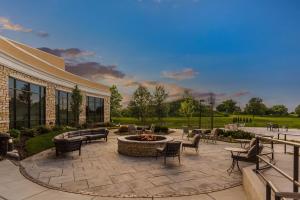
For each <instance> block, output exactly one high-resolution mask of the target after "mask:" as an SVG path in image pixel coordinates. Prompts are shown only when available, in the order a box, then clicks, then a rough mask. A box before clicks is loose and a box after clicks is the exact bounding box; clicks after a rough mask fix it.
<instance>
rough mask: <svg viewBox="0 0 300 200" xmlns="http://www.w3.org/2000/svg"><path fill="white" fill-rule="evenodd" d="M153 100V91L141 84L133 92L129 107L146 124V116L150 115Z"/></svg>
mask: <svg viewBox="0 0 300 200" xmlns="http://www.w3.org/2000/svg"><path fill="white" fill-rule="evenodd" d="M151 102H152V96H151V93H150V92H149V91H148V89H147V88H146V87H144V86H142V85H140V86H139V87H138V88H137V89H136V91H135V92H134V93H133V96H132V99H131V101H130V103H129V107H130V110H131V112H132V113H134V114H136V115H137V116H138V119H139V120H141V122H142V123H143V124H144V125H145V123H146V118H147V116H148V115H149V111H150V106H151Z"/></svg>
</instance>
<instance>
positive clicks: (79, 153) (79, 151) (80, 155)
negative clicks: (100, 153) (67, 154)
mask: <svg viewBox="0 0 300 200" xmlns="http://www.w3.org/2000/svg"><path fill="white" fill-rule="evenodd" d="M79 156H81V148H80V149H79Z"/></svg>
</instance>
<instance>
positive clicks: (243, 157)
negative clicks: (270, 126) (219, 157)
mask: <svg viewBox="0 0 300 200" xmlns="http://www.w3.org/2000/svg"><path fill="white" fill-rule="evenodd" d="M256 147H257V144H256V143H255V145H253V146H252V147H251V148H250V149H249V151H248V152H247V153H246V154H245V153H243V154H240V153H238V154H236V155H234V154H233V153H232V152H231V158H232V164H231V168H230V169H231V170H230V172H229V174H231V172H232V171H233V169H234V167H235V165H236V166H237V167H238V169H239V171H240V172H241V171H242V170H241V168H240V166H239V162H247V163H255V162H256V156H257V155H258V154H261V152H262V150H263V148H264V146H263V145H259V153H258V154H257V152H256Z"/></svg>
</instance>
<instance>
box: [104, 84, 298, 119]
mask: <svg viewBox="0 0 300 200" xmlns="http://www.w3.org/2000/svg"><path fill="white" fill-rule="evenodd" d="M110 92H111V100H110V103H111V116H112V117H136V118H138V119H139V120H140V121H141V122H142V123H146V120H147V118H149V117H151V118H153V117H156V118H157V120H158V121H160V122H161V121H162V119H163V118H164V117H179V116H184V117H186V118H187V121H188V123H189V121H190V118H191V117H193V116H199V114H200V112H201V114H202V116H210V114H211V112H212V106H211V104H208V103H201V102H200V101H199V100H196V99H195V98H194V97H193V96H192V95H191V94H190V93H189V91H185V92H184V94H183V96H182V97H181V98H179V99H177V100H173V101H167V99H168V97H169V94H168V92H167V91H166V89H165V88H164V87H163V86H161V85H158V86H156V88H155V89H154V91H153V92H152V93H151V92H150V91H149V90H148V89H147V88H146V87H144V86H142V85H140V86H139V87H138V88H137V89H136V90H135V91H134V93H133V95H132V97H131V99H130V102H129V104H128V106H127V107H125V108H122V105H121V102H122V99H123V98H122V95H121V94H120V93H119V91H118V89H117V87H116V86H115V85H113V86H112V87H111V88H110ZM213 112H215V115H216V114H219V115H222V116H223V115H230V114H248V115H252V116H253V117H254V116H263V115H272V116H287V115H289V113H288V108H287V107H286V106H285V105H274V106H272V107H267V106H266V105H265V104H264V102H263V99H261V98H259V97H254V98H251V99H250V100H249V101H248V103H247V104H246V106H245V108H244V109H242V108H241V107H240V106H238V104H237V102H236V101H234V100H232V99H229V100H225V101H223V102H222V103H220V104H219V105H217V106H216V110H214V111H213ZM295 114H297V115H298V116H300V105H299V106H298V107H297V108H296V109H295Z"/></svg>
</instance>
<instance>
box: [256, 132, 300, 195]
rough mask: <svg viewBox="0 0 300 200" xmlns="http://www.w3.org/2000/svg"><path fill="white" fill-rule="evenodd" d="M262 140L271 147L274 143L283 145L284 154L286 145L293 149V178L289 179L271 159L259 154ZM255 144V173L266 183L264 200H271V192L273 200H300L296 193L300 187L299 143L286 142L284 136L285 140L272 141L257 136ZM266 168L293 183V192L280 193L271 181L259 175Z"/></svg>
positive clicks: (271, 139)
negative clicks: (262, 164) (261, 163)
mask: <svg viewBox="0 0 300 200" xmlns="http://www.w3.org/2000/svg"><path fill="white" fill-rule="evenodd" d="M278 138H279V137H278ZM262 140H263V141H268V142H270V143H271V145H272V146H273V144H274V143H277V144H283V145H284V146H285V152H286V146H287V145H288V146H293V149H294V151H293V177H291V176H290V175H288V174H287V173H286V172H284V171H283V170H282V169H280V168H279V167H277V166H276V165H275V164H274V162H272V160H273V159H271V160H270V159H267V158H266V157H265V154H259V144H260V142H261V141H262ZM256 142H257V144H256V145H257V158H256V173H258V174H259V175H260V176H261V177H262V178H263V179H264V180H265V181H266V200H271V198H272V195H271V194H272V192H273V193H274V197H275V200H282V199H287V198H288V199H300V193H298V188H299V187H300V183H299V147H300V143H295V142H289V141H286V136H285V140H280V139H273V138H268V137H264V136H257V137H256ZM272 157H273V156H272ZM273 158H274V157H273ZM260 162H263V163H264V164H265V165H264V166H263V167H262V166H261V165H260ZM266 168H272V169H274V170H275V171H277V172H278V173H279V174H281V175H282V176H283V177H284V178H286V179H287V180H289V181H291V182H292V183H293V192H281V191H280V190H279V189H278V188H276V187H275V186H274V184H273V183H272V182H271V181H269V180H267V178H266V177H265V176H264V175H263V174H262V173H261V171H262V170H263V169H266Z"/></svg>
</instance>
